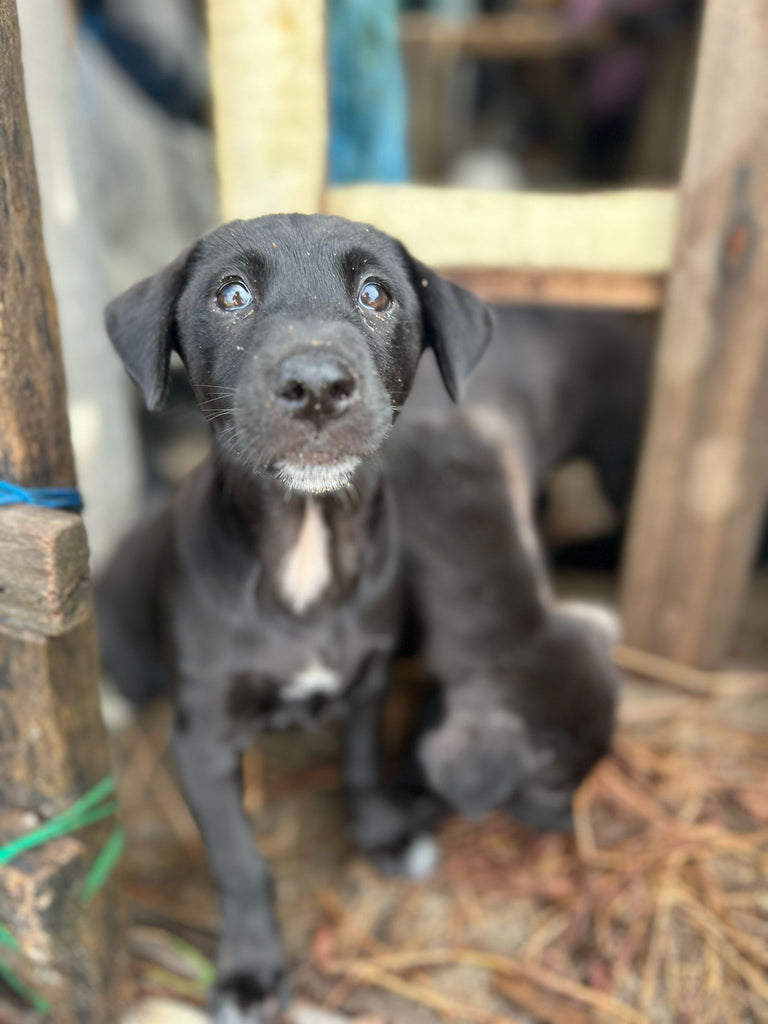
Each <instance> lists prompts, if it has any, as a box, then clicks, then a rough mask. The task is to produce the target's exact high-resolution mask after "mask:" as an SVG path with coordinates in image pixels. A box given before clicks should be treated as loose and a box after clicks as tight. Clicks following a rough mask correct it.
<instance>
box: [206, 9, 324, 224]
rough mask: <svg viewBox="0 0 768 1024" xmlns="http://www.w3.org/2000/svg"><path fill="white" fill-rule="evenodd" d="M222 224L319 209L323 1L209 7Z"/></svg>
mask: <svg viewBox="0 0 768 1024" xmlns="http://www.w3.org/2000/svg"><path fill="white" fill-rule="evenodd" d="M208 35H209V41H210V65H211V86H212V90H213V112H214V129H215V133H216V160H217V166H218V173H219V184H220V190H221V209H222V215H223V217H224V219H225V220H230V219H231V218H233V217H258V216H260V215H262V214H265V213H293V212H299V213H316V212H317V211H318V210H319V209H320V208H321V203H322V193H323V188H324V185H325V169H326V153H327V145H328V112H327V108H328V102H327V86H326V53H325V3H324V0H208Z"/></svg>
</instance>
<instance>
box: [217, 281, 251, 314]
mask: <svg viewBox="0 0 768 1024" xmlns="http://www.w3.org/2000/svg"><path fill="white" fill-rule="evenodd" d="M216 301H217V302H218V304H219V305H220V306H221V308H222V309H244V308H245V307H246V306H250V304H251V303H252V302H253V296H252V295H251V293H250V291H249V290H248V285H247V284H246V283H245V281H240V280H239V279H238V280H236V281H226V282H225V283H224V284H223V285H222V286H221V288H219V290H218V291H217V292H216Z"/></svg>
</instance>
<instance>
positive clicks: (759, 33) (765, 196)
mask: <svg viewBox="0 0 768 1024" xmlns="http://www.w3.org/2000/svg"><path fill="white" fill-rule="evenodd" d="M766 47H768V7H766V4H765V2H764V0H741V2H739V3H738V4H734V3H732V2H731V0H709V2H708V4H707V5H706V8H705V19H704V27H703V35H702V42H701V49H700V55H699V65H698V72H697V81H696V92H695V100H694V108H693V116H692V123H691V130H690V139H689V144H688V152H687V156H686V160H685V166H684V171H683V179H682V189H681V215H680V230H679V234H678V238H677V244H676V251H675V259H674V261H673V270H672V275H671V279H670V282H669V286H668V298H667V303H666V310H665V315H664V322H663V327H662V335H661V343H660V350H659V354H658V360H657V366H656V377H655V384H654V389H653V399H652V406H651V412H650V422H649V426H648V433H647V438H646V441H645V449H644V452H643V457H642V460H641V466H640V472H639V480H638V485H637V493H636V498H635V505H634V509H633V515H632V524H631V530H630V536H629V540H628V546H627V552H626V563H625V571H624V580H623V602H622V603H623V617H624V623H625V631H626V639H627V642H628V643H629V644H631V645H633V646H634V647H639V648H642V649H645V650H647V651H651V652H653V653H656V654H659V655H663V656H665V657H668V658H672V659H676V660H678V661H682V662H686V663H689V664H692V665H696V666H699V667H701V668H707V667H710V666H712V665H714V664H715V663H716V662H717V661H718V660H719V659H720V658H721V657H722V656H723V655H724V654H725V652H726V650H727V647H728V642H729V640H730V637H731V633H732V630H733V627H734V624H735V622H736V619H737V616H738V614H739V610H740V607H741V602H742V598H743V595H744V590H745V585H746V582H747V579H748V575H749V572H750V567H751V565H752V559H753V557H754V551H755V547H756V542H757V537H758V530H759V527H760V524H761V521H762V517H763V514H764V510H765V503H766V497H767V496H768V444H767V443H766V438H768V302H767V301H766V282H768V61H766V59H765V54H766Z"/></svg>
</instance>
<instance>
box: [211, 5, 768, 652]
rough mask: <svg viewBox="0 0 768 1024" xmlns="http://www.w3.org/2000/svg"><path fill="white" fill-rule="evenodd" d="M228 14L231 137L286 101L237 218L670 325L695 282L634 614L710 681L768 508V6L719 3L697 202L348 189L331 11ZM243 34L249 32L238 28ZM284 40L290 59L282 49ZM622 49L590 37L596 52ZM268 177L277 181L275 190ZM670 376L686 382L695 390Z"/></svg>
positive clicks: (637, 566) (691, 161) (690, 165)
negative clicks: (401, 254) (321, 224)
mask: <svg viewBox="0 0 768 1024" xmlns="http://www.w3.org/2000/svg"><path fill="white" fill-rule="evenodd" d="M225 11H226V12H227V13H226V14H225ZM209 14H210V30H211V37H212V38H211V44H212V56H213V87H214V106H215V109H216V121H217V124H219V125H222V124H226V119H227V116H228V110H229V106H230V95H231V89H230V88H228V86H230V85H231V83H233V82H234V83H237V89H238V95H239V97H240V98H241V100H243V99H245V106H246V107H247V108H248V109H249V110H251V111H258V100H259V97H262V96H265V95H268V96H271V97H272V99H270V101H269V103H267V104H266V106H265V111H266V112H265V115H264V119H263V120H262V121H261V122H260V125H259V127H258V128H257V129H256V130H255V131H254V133H253V135H254V139H255V140H256V141H255V142H254V145H253V146H252V147H251V148H250V149H249V150H248V153H247V154H245V156H244V151H243V147H242V143H241V141H240V140H239V139H238V138H236V137H233V135H232V133H231V132H229V131H227V132H226V133H225V134H223V135H221V136H220V138H219V144H218V149H217V152H218V160H219V168H220V176H221V182H222V205H223V209H224V214H225V216H227V217H230V216H257V215H260V214H264V213H269V212H277V211H283V212H285V211H289V210H302V211H305V212H328V213H335V214H339V215H342V216H346V217H350V218H353V219H356V220H363V221H371V222H374V223H375V224H376V225H377V226H379V227H381V228H383V229H384V230H386V231H389V232H390V233H392V234H394V235H396V236H397V237H400V238H401V239H402V240H403V242H405V244H406V245H408V247H409V248H410V249H411V250H412V251H413V252H414V254H415V255H417V256H418V257H419V258H421V259H423V260H425V261H426V262H428V263H431V264H432V265H434V266H437V267H439V268H441V269H442V270H443V271H444V272H446V273H448V275H449V276H451V277H453V278H454V279H456V280H459V281H462V282H464V283H466V284H468V285H470V286H471V287H474V288H476V289H477V291H478V292H479V293H480V294H481V295H483V296H484V297H486V298H488V299H491V300H494V301H498V302H503V301H516V302H544V303H555V302H560V303H569V304H574V305H577V304H581V305H591V306H600V307H613V308H625V309H635V310H648V309H654V308H657V307H659V306H660V305H661V304H662V302H663V301H664V298H665V279H666V278H667V277H668V276H669V275H670V271H671V270H672V268H673V267H674V268H675V271H674V273H673V274H672V277H671V282H672V283H671V293H670V296H669V299H668V300H667V305H666V316H665V328H664V334H663V338H662V342H661V349H662V352H661V360H660V364H659V370H658V373H657V381H656V386H655V392H654V402H653V414H652V418H651V424H650V429H649V438H648V446H647V450H646V453H645V457H644V459H643V467H642V471H641V474H640V488H639V498H638V502H637V507H636V509H635V513H634V516H633V526H632V533H631V540H630V544H629V553H628V558H627V568H626V575H625V581H624V615H625V618H626V621H627V623H628V639H629V640H630V642H633V643H636V644H638V645H640V646H642V647H644V648H646V649H648V650H651V651H654V652H656V653H658V654H664V655H667V656H672V657H677V658H681V659H685V660H688V661H690V662H692V663H693V664H696V665H700V666H707V665H710V664H712V663H713V662H714V661H717V660H718V659H719V658H720V657H721V656H722V655H723V653H724V651H725V650H726V649H727V641H728V638H729V636H730V633H731V631H732V628H733V624H734V621H735V618H736V615H737V611H738V608H739V605H740V599H741V597H742V595H743V591H744V587H745V583H746V579H747V575H748V568H749V564H750V557H751V552H752V551H753V549H754V546H755V542H756V537H757V531H758V526H759V518H760V515H761V512H762V509H763V508H764V502H765V497H766V494H767V493H768V467H766V465H765V461H766V460H765V459H764V458H762V457H761V452H762V451H763V450H764V449H765V444H764V439H763V437H762V435H761V434H760V430H761V429H763V427H764V418H765V414H764V413H763V412H761V410H765V409H766V408H768V394H766V385H765V380H766V379H768V354H767V353H766V347H767V346H768V321H767V320H766V317H768V306H766V305H765V303H764V301H763V300H762V299H761V298H760V296H759V292H758V285H757V284H756V281H757V275H758V274H759V273H760V272H763V277H762V281H763V282H764V281H765V280H768V263H766V262H764V261H765V259H766V245H767V244H768V243H766V242H765V241H764V239H765V238H766V237H768V208H767V207H766V202H765V198H764V197H765V196H766V195H768V171H767V169H766V168H767V165H768V152H766V150H765V143H764V141H763V140H764V139H766V138H768V117H767V116H766V111H767V110H768V73H767V72H766V71H765V68H766V66H768V65H766V63H765V61H764V59H763V56H764V55H763V54H762V50H761V49H760V47H761V46H764V43H765V39H766V35H765V32H766V29H765V26H766V21H765V14H764V12H762V8H761V6H760V0H743V2H741V0H740V2H739V3H738V4H734V3H732V0H708V4H707V15H706V28H705V32H704V43H703V46H702V50H701V57H700V68H699V75H698V83H697V101H696V107H695V110H696V113H695V115H694V119H693V128H692V139H691V145H690V147H689V154H688V161H687V163H686V171H685V174H684V177H683V186H682V193H680V191H679V190H666V191H664V190H647V189H646V190H644V189H630V190H623V191H618V192H613V193H605V192H603V193H592V194H589V193H588V194H581V195H562V194H556V195H550V194H546V195H543V194H536V193H529V192H525V193H504V192H480V191H473V190H461V191H458V190H452V189H440V188H430V187H422V186H414V185H402V186H391V187H387V186H380V185H359V186H354V187H343V188H328V187H326V185H325V160H326V148H327V143H328V138H327V126H326V125H325V123H324V122H323V123H319V120H320V118H321V111H322V110H323V109H324V108H323V106H322V102H323V101H322V100H320V99H319V94H320V93H322V94H323V96H324V93H325V85H324V81H325V77H324V76H325V54H324V50H323V45H322V42H323V32H324V21H323V19H324V5H323V3H322V0H308V2H305V0H284V2H283V3H281V4H279V5H278V3H277V0H258V2H257V0H209ZM233 23H236V24H237V26H238V32H237V33H226V32H224V31H223V30H222V28H223V26H225V25H228V24H233ZM505 24H506V26H507V28H506V31H507V32H508V36H509V38H506V41H505V43H504V46H505V47H506V48H507V49H508V48H509V46H511V45H512V43H511V42H510V40H511V39H512V36H515V39H516V40H517V41H516V42H515V43H514V45H516V46H517V45H518V44H520V45H525V46H528V47H532V48H533V50H537V49H541V48H544V49H545V50H546V49H547V48H551V47H552V46H555V47H559V46H561V45H562V44H563V39H562V38H561V37H560V36H558V33H557V32H553V29H552V25H549V27H546V26H545V29H546V30H545V31H544V32H543V33H542V32H540V31H539V30H538V29H537V30H536V31H534V32H533V34H531V30H530V26H529V27H528V28H526V26H525V25H524V24H523V23H522V22H520V21H519V20H518V21H517V22H514V24H513V21H510V22H508V23H505ZM286 25H290V26H292V30H293V31H294V32H295V33H296V35H295V36H294V39H293V46H294V47H295V49H296V52H297V53H300V54H301V55H302V59H306V60H311V61H313V62H314V68H313V70H312V73H311V76H309V75H308V73H307V74H305V75H304V77H302V78H301V79H300V81H299V82H298V85H294V84H293V83H292V84H291V87H290V88H286V85H285V77H284V76H285V71H284V69H283V68H282V67H281V66H280V60H281V59H282V58H283V55H284V51H285V46H286V44H285V40H284V39H283V38H282V37H281V36H280V33H281V32H282V31H283V30H284V29H285V26H286ZM480 29H482V31H481V30H480ZM510 33H511V35H510ZM526 33H527V34H526ZM537 33H538V34H537ZM406 36H407V38H408V39H409V40H410V42H411V43H413V44H414V45H418V46H421V47H423V48H427V49H430V48H431V49H430V52H432V51H436V50H437V51H440V52H454V51H455V50H456V48H457V47H459V48H461V47H467V46H469V47H470V48H474V49H473V50H472V52H476V53H479V52H482V53H483V54H484V55H485V56H489V55H491V56H493V55H500V51H499V53H498V54H497V53H496V49H495V46H496V41H495V39H494V38H493V36H494V33H491V35H490V36H489V34H488V32H487V25H486V26H484V27H483V26H478V29H477V31H474V30H472V31H470V30H468V29H467V26H466V25H465V26H463V27H462V28H461V30H460V31H459V30H458V29H455V28H451V27H450V26H445V25H443V26H438V27H435V26H434V25H432V24H430V23H427V22H425V21H424V20H423V19H421V20H418V19H417V20H412V21H410V22H409V23H408V26H407V31H406ZM521 39H522V40H523V43H520V40H521ZM269 40H274V43H271V44H270V45H271V46H273V49H272V50H271V51H268V48H266V47H265V46H264V45H262V43H264V42H265V41H269ZM251 41H252V42H253V44H254V49H253V50H252V48H251V45H250V42H251ZM603 41H604V40H602V39H598V38H597V37H595V38H591V37H590V38H589V39H587V38H585V39H584V40H582V42H583V43H584V45H588V46H592V45H602V42H603ZM569 45H570V44H569ZM253 52H258V54H259V57H260V59H259V60H258V62H257V61H256V60H254V59H253ZM310 77H311V85H309V84H308V82H309V80H310ZM275 95H279V100H275V98H274V97H275ZM273 107H274V108H275V109H279V112H280V116H279V118H278V117H274V116H273V114H272V111H273ZM710 112H712V113H710ZM286 125H290V126H291V131H290V132H289V138H293V129H295V128H296V127H297V126H304V127H305V128H306V131H304V130H302V132H301V139H302V147H301V152H300V160H299V159H297V153H298V151H299V147H297V146H293V148H291V147H282V145H281V143H280V141H279V140H280V136H281V133H282V132H283V131H284V129H285V126H286ZM265 132H266V134H267V136H268V137H266V138H265V135H264V133H265ZM273 132H274V137H273V136H272V133H273ZM244 160H245V161H246V165H244ZM264 175H266V176H267V177H268V178H269V179H270V182H272V179H273V178H274V179H276V181H277V184H275V183H274V182H272V183H271V184H270V185H269V186H268V187H263V188H262V187H261V181H262V178H263V177H264ZM740 182H741V184H739V183H740ZM681 196H682V212H681V211H680V201H681ZM675 240H676V243H675ZM729 261H730V262H729ZM731 266H732V268H733V270H732V272H731V271H729V269H728V268H729V267H731ZM729 275H730V276H729ZM763 287H764V284H763ZM761 310H765V311H766V312H765V314H763V313H761ZM761 332H762V333H761ZM707 353H709V354H707ZM710 356H711V358H710ZM681 366H682V367H683V368H685V367H688V370H687V371H686V373H683V372H682V371H681V370H680V367H681ZM670 367H677V371H675V372H677V374H678V375H677V377H675V372H673V371H672V370H670ZM718 380H725V381H726V382H727V384H728V388H727V390H726V389H718V385H717V381H718ZM710 421H711V423H712V424H714V425H715V426H714V427H713V429H712V430H711V431H710V426H709V424H710ZM715 478H717V479H718V480H719V483H718V484H717V487H718V488H719V489H720V490H721V491H723V488H725V491H727V492H728V494H729V495H730V497H729V499H728V501H725V499H723V500H722V502H721V504H720V505H718V504H717V502H716V501H715V499H714V498H712V496H711V494H709V493H708V485H709V481H710V480H714V479H715ZM729 488H730V489H729ZM692 495H694V496H695V500H694V498H692V497H691V496H692ZM710 499H711V501H710ZM697 503H699V505H700V506H701V507H700V509H699V512H698V513H697V512H696V510H695V509H694V507H693V506H695V505H696V504H697ZM710 504H711V505H712V506H713V507H714V506H717V507H716V509H715V511H714V512H713V511H712V508H710V513H711V515H710V518H709V519H708V520H707V522H706V523H705V522H704V521H703V520H704V518H706V516H705V515H704V512H703V511H702V510H703V509H704V508H705V506H706V507H709V505H710ZM715 512H716V513H717V514H715ZM669 566H674V568H673V569H671V568H669ZM691 581H697V586H698V588H699V589H698V592H697V593H696V594H691V593H690V592H689V584H690V582H691ZM719 588H720V593H719V592H718V591H719ZM686 609H687V610H686ZM723 609H725V610H723ZM662 620H663V625H662V624H661V623H662Z"/></svg>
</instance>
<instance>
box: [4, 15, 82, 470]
mask: <svg viewBox="0 0 768 1024" xmlns="http://www.w3.org/2000/svg"><path fill="white" fill-rule="evenodd" d="M30 367H34V368H35V371H34V374H30V372H29V368H30ZM0 396H2V401H1V402H0V478H3V479H10V480H13V481H14V482H15V483H19V484H23V485H24V486H27V487H34V486H46V485H51V486H68V485H71V484H73V483H74V480H75V465H74V460H73V457H72V447H71V445H70V441H69V426H68V422H69V421H68V420H67V396H66V389H65V386H64V373H63V370H62V363H61V344H60V341H59V329H58V322H57V319H56V304H55V301H54V298H53V290H52V288H51V278H50V274H49V273H48V263H47V262H46V259H45V252H44V249H43V240H42V224H41V219H40V200H39V197H38V192H37V180H36V177H35V165H34V157H33V154H32V140H31V138H30V134H29V121H28V118H27V109H26V105H25V102H24V89H23V85H22V78H21V55H20V52H19V32H18V24H17V21H16V5H15V3H14V2H13V0H0Z"/></svg>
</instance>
